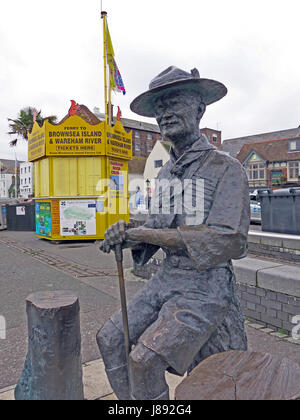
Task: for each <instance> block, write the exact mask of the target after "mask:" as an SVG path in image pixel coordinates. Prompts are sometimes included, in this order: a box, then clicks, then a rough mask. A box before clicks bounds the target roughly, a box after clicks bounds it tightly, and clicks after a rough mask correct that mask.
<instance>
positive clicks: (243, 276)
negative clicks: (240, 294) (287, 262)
mask: <svg viewBox="0 0 300 420" xmlns="http://www.w3.org/2000/svg"><path fill="white" fill-rule="evenodd" d="M280 266H282V264H281V263H276V262H272V261H265V260H260V259H257V258H250V257H246V258H243V259H241V260H234V261H233V268H234V272H235V275H236V278H237V282H238V283H241V284H246V285H248V286H257V274H258V272H259V271H261V270H265V269H269V268H277V267H280Z"/></svg>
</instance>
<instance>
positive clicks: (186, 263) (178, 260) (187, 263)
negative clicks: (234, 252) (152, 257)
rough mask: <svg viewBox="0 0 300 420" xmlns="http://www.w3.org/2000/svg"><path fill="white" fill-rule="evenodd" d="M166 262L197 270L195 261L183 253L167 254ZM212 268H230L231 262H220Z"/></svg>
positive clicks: (181, 267) (177, 266)
mask: <svg viewBox="0 0 300 420" xmlns="http://www.w3.org/2000/svg"><path fill="white" fill-rule="evenodd" d="M164 264H166V265H168V266H171V267H174V268H179V269H182V270H195V271H197V269H196V266H195V264H194V263H193V261H192V260H191V259H190V258H189V257H185V256H182V255H180V256H179V255H167V257H166V258H165V260H164ZM212 268H229V269H230V263H229V262H226V263H223V264H219V265H217V266H215V267H212Z"/></svg>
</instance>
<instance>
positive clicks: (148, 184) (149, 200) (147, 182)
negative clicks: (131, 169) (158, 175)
mask: <svg viewBox="0 0 300 420" xmlns="http://www.w3.org/2000/svg"><path fill="white" fill-rule="evenodd" d="M150 183H151V181H150V180H149V179H148V178H147V179H146V185H147V209H148V210H149V209H150V202H151V197H150V191H151V189H150Z"/></svg>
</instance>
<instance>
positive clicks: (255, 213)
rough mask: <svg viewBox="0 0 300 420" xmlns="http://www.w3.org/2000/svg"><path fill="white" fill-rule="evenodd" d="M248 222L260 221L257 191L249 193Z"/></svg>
mask: <svg viewBox="0 0 300 420" xmlns="http://www.w3.org/2000/svg"><path fill="white" fill-rule="evenodd" d="M250 222H251V223H261V206H260V202H259V201H258V196H257V192H254V193H251V194H250Z"/></svg>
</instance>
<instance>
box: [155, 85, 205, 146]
mask: <svg viewBox="0 0 300 420" xmlns="http://www.w3.org/2000/svg"><path fill="white" fill-rule="evenodd" d="M199 106H200V103H199V99H198V98H196V97H195V96H194V95H191V94H189V93H188V92H173V93H169V94H167V95H165V96H162V97H160V98H159V99H157V101H156V103H155V117H156V120H157V123H158V125H159V128H160V131H161V134H162V135H163V136H164V137H166V138H168V139H170V140H171V141H172V140H174V141H175V140H176V139H177V138H181V139H182V137H183V136H185V135H188V134H192V133H194V132H195V131H196V130H198V129H199V122H200V118H201V116H202V115H201V116H200V111H199Z"/></svg>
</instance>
